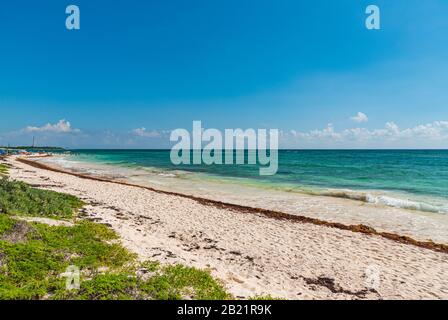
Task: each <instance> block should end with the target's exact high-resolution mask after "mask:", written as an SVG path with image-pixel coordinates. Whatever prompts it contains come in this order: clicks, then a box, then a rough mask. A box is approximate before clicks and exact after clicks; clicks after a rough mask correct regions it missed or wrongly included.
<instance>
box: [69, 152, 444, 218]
mask: <svg viewBox="0 0 448 320" xmlns="http://www.w3.org/2000/svg"><path fill="white" fill-rule="evenodd" d="M67 159H68V160H71V161H80V162H89V163H96V164H105V165H112V166H119V167H125V168H136V169H144V170H147V171H149V172H151V171H152V172H155V173H159V174H160V173H165V174H176V175H179V176H181V175H182V174H181V173H182V172H185V173H188V174H189V175H188V176H189V177H194V178H195V179H202V180H210V181H214V182H226V183H227V184H230V185H231V184H235V185H247V186H252V187H259V188H263V189H264V190H266V189H275V190H282V191H288V192H299V193H307V194H316V195H326V196H333V197H341V198H344V197H346V198H352V199H355V200H360V201H365V202H372V203H381V204H384V205H387V206H393V207H403V208H406V209H414V210H419V211H425V212H434V213H441V214H446V213H448V150H280V151H279V166H278V172H277V174H276V175H273V176H260V175H259V171H258V169H259V167H258V166H257V165H210V166H209V165H180V166H175V165H173V164H172V163H171V161H170V151H169V150H71V155H70V156H68V157H67Z"/></svg>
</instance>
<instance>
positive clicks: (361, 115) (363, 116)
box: [350, 112, 369, 123]
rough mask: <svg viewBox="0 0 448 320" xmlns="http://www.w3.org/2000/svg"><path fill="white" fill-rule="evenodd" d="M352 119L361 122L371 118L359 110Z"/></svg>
mask: <svg viewBox="0 0 448 320" xmlns="http://www.w3.org/2000/svg"><path fill="white" fill-rule="evenodd" d="M350 119H351V120H353V121H355V122H359V123H361V122H367V121H369V118H368V117H367V115H366V114H365V113H362V112H358V114H357V115H356V116H353V117H351V118H350Z"/></svg>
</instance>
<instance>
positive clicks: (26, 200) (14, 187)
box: [0, 177, 84, 219]
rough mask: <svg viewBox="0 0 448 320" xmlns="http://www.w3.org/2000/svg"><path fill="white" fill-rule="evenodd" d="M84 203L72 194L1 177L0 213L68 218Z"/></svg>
mask: <svg viewBox="0 0 448 320" xmlns="http://www.w3.org/2000/svg"><path fill="white" fill-rule="evenodd" d="M83 205H84V203H83V202H82V201H81V200H79V199H78V198H76V197H74V196H72V195H68V194H64V193H58V192H54V191H50V190H41V189H37V188H33V187H31V186H29V185H27V184H26V183H23V182H20V181H11V180H9V179H7V178H5V177H3V178H0V213H5V214H10V215H18V216H35V217H41V216H45V217H51V218H60V219H67V218H72V217H73V215H74V213H75V212H76V210H78V209H80V208H81V207H82V206H83Z"/></svg>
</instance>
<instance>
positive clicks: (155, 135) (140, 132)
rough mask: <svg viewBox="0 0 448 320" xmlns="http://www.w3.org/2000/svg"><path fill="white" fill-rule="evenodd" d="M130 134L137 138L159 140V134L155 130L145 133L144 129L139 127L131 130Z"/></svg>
mask: <svg viewBox="0 0 448 320" xmlns="http://www.w3.org/2000/svg"><path fill="white" fill-rule="evenodd" d="M132 133H133V134H135V135H137V136H139V137H145V138H160V137H161V134H160V133H159V132H157V131H155V130H152V131H147V130H146V128H144V127H141V128H137V129H134V130H132Z"/></svg>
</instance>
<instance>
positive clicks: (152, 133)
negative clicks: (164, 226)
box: [0, 119, 448, 149]
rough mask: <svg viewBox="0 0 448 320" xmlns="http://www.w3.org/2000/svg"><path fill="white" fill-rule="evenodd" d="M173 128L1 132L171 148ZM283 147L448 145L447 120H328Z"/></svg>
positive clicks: (283, 140)
mask: <svg viewBox="0 0 448 320" xmlns="http://www.w3.org/2000/svg"><path fill="white" fill-rule="evenodd" d="M170 132H171V131H170V130H155V129H151V130H148V129H146V128H145V127H140V128H136V129H133V130H131V131H127V132H121V133H120V132H116V131H111V130H109V131H91V132H82V131H81V130H80V129H75V128H73V127H72V126H71V124H70V122H69V121H67V120H64V119H63V120H60V121H58V122H57V123H55V124H50V123H47V124H46V125H44V126H41V127H35V126H28V127H26V128H24V129H22V130H20V131H15V132H9V133H4V134H1V135H0V141H1V142H2V143H6V142H7V143H13V144H23V143H26V142H27V141H29V139H30V135H31V134H37V135H38V141H39V143H40V144H45V145H57V146H63V147H67V148H83V147H87V148H103V147H106V148H136V147H137V148H170V147H171V143H170V141H169V135H170ZM279 145H280V147H281V148H291V149H294V148H297V149H300V148H305V149H307V148H315V149H325V148H335V149H337V148H364V149H369V148H373V149H374V148H397V149H398V148H410V149H413V148H415V149H424V148H440V149H446V148H448V121H434V122H430V123H426V124H419V125H415V126H412V127H408V128H400V127H399V126H398V125H397V124H396V123H395V122H393V121H391V122H387V123H386V124H385V125H384V127H382V128H379V129H369V128H365V127H355V128H347V129H341V130H337V129H336V128H335V126H334V125H333V124H331V123H329V124H328V125H327V126H326V127H325V128H322V129H315V130H310V131H299V130H289V131H288V130H280V136H279Z"/></svg>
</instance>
